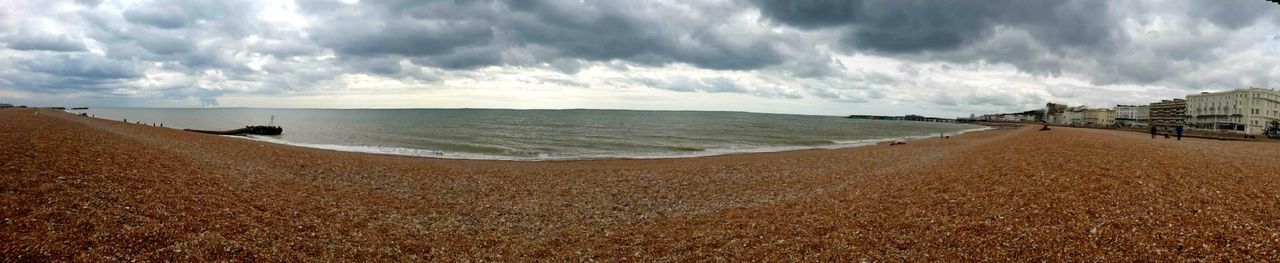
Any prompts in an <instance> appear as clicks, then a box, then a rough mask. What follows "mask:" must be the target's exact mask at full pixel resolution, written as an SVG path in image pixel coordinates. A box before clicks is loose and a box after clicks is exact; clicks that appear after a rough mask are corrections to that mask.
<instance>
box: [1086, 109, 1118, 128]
mask: <svg viewBox="0 0 1280 263" xmlns="http://www.w3.org/2000/svg"><path fill="white" fill-rule="evenodd" d="M1082 119H1084V120H1083V121H1084V124H1085V125H1099V126H1111V125H1114V124H1116V111H1114V110H1111V109H1087V110H1084V114H1083V116H1082Z"/></svg>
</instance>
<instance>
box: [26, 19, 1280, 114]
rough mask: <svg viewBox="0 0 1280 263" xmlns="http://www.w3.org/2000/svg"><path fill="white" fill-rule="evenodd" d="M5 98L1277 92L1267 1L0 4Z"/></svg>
mask: <svg viewBox="0 0 1280 263" xmlns="http://www.w3.org/2000/svg"><path fill="white" fill-rule="evenodd" d="M0 45H3V47H2V48H0V102H12V103H20V104H31V105H49V106H55V105H56V106H82V105H83V106H143V107H214V106H216V107H316V108H406V107H419V108H460V107H477V108H480V107H482V108H611V109H617V108H622V109H694V110H738V111H754V112H779V113H809V114H832V115H841V114H905V113H916V114H927V115H937V116H967V115H968V114H969V113H979V114H982V113H992V112H1006V111H1021V110H1026V109H1032V108H1037V107H1041V106H1042V105H1043V103H1045V102H1046V101H1054V102H1063V103H1071V104H1087V105H1089V106H1093V107H1100V106H1110V105H1114V104H1137V103H1147V102H1150V101H1155V100H1159V99H1162V98H1172V97H1181V96H1183V95H1185V94H1189V93H1195V92H1199V91H1205V90H1223V89H1233V88H1240V87H1249V86H1258V87H1269V88H1280V5H1277V4H1275V3H1271V2H1267V1H1261V0H1201V1H1191V0H1168V1H1163V0H1162V1H1148V0H1126V1H1109V0H989V1H968V0H952V1H917V0H865V1H859V0H850V1H830V0H792V1H787V0H679V1H665V0H633V1H612V0H600V1H592V0H565V1H556V0H546V1H542V0H520V1H516V0H513V1H482V0H476V1H463V0H457V1H429V0H428V1H412V0H343V1H333V0H296V1H295V0H243V1H242V0H181V1H177V0H175V1H147V0H143V1H114V0H80V1H56V0H39V1H21V0H0Z"/></svg>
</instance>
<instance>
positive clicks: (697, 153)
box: [228, 127, 991, 161]
mask: <svg viewBox="0 0 1280 263" xmlns="http://www.w3.org/2000/svg"><path fill="white" fill-rule="evenodd" d="M990 129H991V127H981V128H975V129H968V130H961V131H957V132H951V133H947V134H948V135H950V136H956V135H960V134H964V133H969V132H976V131H984V130H990ZM228 136H230V137H236V138H245V139H250V140H256V141H262V142H269V143H277V144H285V145H292V146H299V147H307V148H316V149H326V150H335V151H343V152H360V153H373V154H388V155H402V156H417V157H431V158H443V159H467V160H506V161H558V160H559V161H563V160H602V159H663V158H691V157H706V156H716V155H726V154H738V153H766V152H785V151H796V150H810V149H841V148H852V147H860V146H867V145H875V144H878V143H882V142H888V141H901V140H917V139H927V138H936V135H918V136H901V137H891V138H877V139H861V140H844V141H840V140H835V141H821V142H825V143H824V144H816V143H817V142H819V141H806V142H812V143H815V144H813V145H787V146H730V147H724V148H700V147H688V146H670V147H662V148H664V149H668V150H670V151H669V152H662V153H618V154H612V155H601V154H554V155H553V154H546V153H537V154H532V155H530V156H506V155H492V154H477V153H461V152H446V151H438V150H429V149H414V148H404V147H389V146H370V145H339V144H318V143H299V142H290V141H285V140H281V139H277V138H272V137H267V136H234V135H228Z"/></svg>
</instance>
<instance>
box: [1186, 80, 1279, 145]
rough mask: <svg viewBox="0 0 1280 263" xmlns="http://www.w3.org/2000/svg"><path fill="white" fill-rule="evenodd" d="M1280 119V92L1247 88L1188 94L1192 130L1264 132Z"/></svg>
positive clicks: (1188, 116)
mask: <svg viewBox="0 0 1280 263" xmlns="http://www.w3.org/2000/svg"><path fill="white" fill-rule="evenodd" d="M1275 120H1280V92H1276V91H1275V90H1270V89H1260V88H1247V89H1237V90H1231V91H1223V92H1203V93H1200V94H1195V95H1187V123H1188V124H1189V125H1188V126H1189V127H1190V128H1192V129H1202V130H1213V131H1223V132H1234V133H1243V134H1262V133H1263V131H1264V130H1265V129H1266V127H1267V124H1268V123H1269V122H1271V121H1275Z"/></svg>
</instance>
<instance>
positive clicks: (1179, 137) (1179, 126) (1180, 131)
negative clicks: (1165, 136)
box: [1174, 125, 1182, 141]
mask: <svg viewBox="0 0 1280 263" xmlns="http://www.w3.org/2000/svg"><path fill="white" fill-rule="evenodd" d="M1174 131H1176V132H1178V140H1179V141H1181V140H1182V125H1178V128H1177V129H1174Z"/></svg>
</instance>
